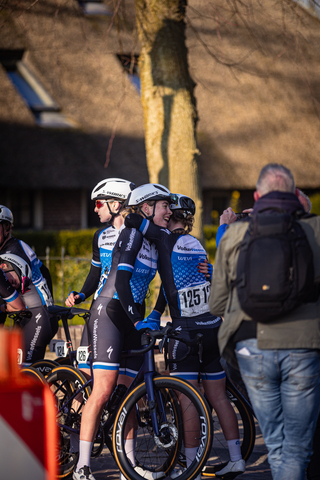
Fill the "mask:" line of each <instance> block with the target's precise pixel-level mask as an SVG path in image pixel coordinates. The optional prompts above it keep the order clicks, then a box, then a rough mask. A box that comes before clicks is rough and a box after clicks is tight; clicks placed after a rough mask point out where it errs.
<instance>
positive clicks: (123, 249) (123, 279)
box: [115, 228, 143, 325]
mask: <svg viewBox="0 0 320 480" xmlns="http://www.w3.org/2000/svg"><path fill="white" fill-rule="evenodd" d="M142 241H143V236H142V234H141V233H140V232H138V231H137V230H136V229H131V228H125V229H124V230H122V232H121V234H120V237H119V239H118V242H119V245H121V246H120V258H119V262H118V267H117V274H116V280H115V287H116V291H117V294H118V297H119V300H120V303H121V305H122V307H123V309H124V311H125V312H126V313H127V315H128V317H129V318H130V320H131V322H132V323H133V324H134V325H136V324H137V323H138V322H140V321H141V320H142V318H141V315H140V313H139V312H138V309H137V307H136V306H135V302H134V299H133V295H132V291H131V285H130V280H131V277H132V274H133V271H134V264H135V261H136V258H137V255H138V252H139V250H140V248H141V246H142Z"/></svg>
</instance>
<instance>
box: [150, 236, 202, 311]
mask: <svg viewBox="0 0 320 480" xmlns="http://www.w3.org/2000/svg"><path fill="white" fill-rule="evenodd" d="M173 235H174V236H175V235H176V234H173ZM170 243H171V242H170ZM206 258H207V254H206V251H205V250H204V248H203V246H202V245H201V243H200V242H199V241H198V240H197V239H196V238H195V237H193V236H192V235H180V236H179V237H178V239H177V240H176V243H175V244H174V245H173V249H172V253H171V265H172V273H173V281H174V285H175V288H176V290H177V297H176V298H177V301H178V306H179V310H180V315H181V316H182V317H193V316H196V315H201V314H203V313H207V312H209V304H208V300H209V293H210V282H209V281H207V280H206V279H205V277H204V275H203V273H200V272H198V268H197V267H198V264H199V263H200V262H204V261H205V260H206ZM160 261H161V260H160ZM159 270H160V268H159ZM161 270H162V271H163V272H165V267H164V266H163V267H162V268H161ZM161 278H162V277H161ZM162 283H163V284H164V281H163V280H162ZM165 291H167V289H165ZM167 300H168V299H167Z"/></svg>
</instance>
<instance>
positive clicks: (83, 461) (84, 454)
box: [76, 440, 93, 471]
mask: <svg viewBox="0 0 320 480" xmlns="http://www.w3.org/2000/svg"><path fill="white" fill-rule="evenodd" d="M92 445H93V442H86V440H80V441H79V460H78V463H77V468H76V471H78V470H79V468H82V467H84V466H85V465H87V467H90V457H91V450H92Z"/></svg>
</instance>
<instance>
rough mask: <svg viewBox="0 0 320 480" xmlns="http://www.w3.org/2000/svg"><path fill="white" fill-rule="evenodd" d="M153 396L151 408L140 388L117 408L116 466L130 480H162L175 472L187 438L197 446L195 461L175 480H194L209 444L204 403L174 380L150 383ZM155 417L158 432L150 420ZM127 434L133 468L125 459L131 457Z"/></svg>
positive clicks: (187, 385)
mask: <svg viewBox="0 0 320 480" xmlns="http://www.w3.org/2000/svg"><path fill="white" fill-rule="evenodd" d="M153 390H154V395H155V402H154V403H153V402H149V399H148V395H147V389H146V384H145V382H143V383H141V384H140V385H138V386H137V387H136V388H135V389H134V390H132V391H131V392H129V394H128V395H127V396H126V397H125V399H124V400H123V402H122V403H121V405H120V407H119V410H118V413H117V415H116V419H115V427H114V431H113V450H114V456H115V460H116V462H117V464H118V466H119V468H120V470H121V472H122V473H123V474H124V475H125V477H126V478H127V479H129V480H141V478H144V479H147V480H156V479H159V478H163V477H165V476H167V475H168V474H169V473H170V472H171V471H172V470H173V469H174V467H175V466H176V465H177V466H179V465H178V464H177V462H178V460H179V455H180V454H181V450H182V441H184V442H185V440H186V438H190V435H191V437H192V439H193V441H195V442H196V443H197V447H198V451H197V455H196V457H195V459H193V461H192V462H191V464H190V466H189V467H188V468H187V469H185V470H184V472H182V473H181V475H180V476H179V480H188V479H189V478H191V477H192V478H194V477H195V476H196V475H197V474H198V473H200V472H201V469H202V467H203V465H204V463H205V461H206V459H207V457H208V455H209V453H210V449H211V444H212V418H211V412H210V411H209V407H208V405H207V402H206V400H205V399H204V397H203V396H202V395H201V393H200V392H199V391H198V390H197V389H196V388H194V387H193V386H192V385H191V384H190V383H188V382H186V381H185V380H182V379H180V378H177V377H165V376H163V377H156V378H154V379H153ZM154 413H156V424H157V425H156V428H157V429H158V432H156V431H155V425H154V423H153V420H152V416H153V414H154ZM153 418H154V417H153ZM130 431H131V432H132V431H134V432H135V454H134V457H135V464H136V465H134V466H133V465H132V463H131V461H130V459H129V457H131V458H132V455H133V453H132V452H128V450H127V451H126V449H125V440H126V438H127V434H128V432H130ZM131 436H132V434H131Z"/></svg>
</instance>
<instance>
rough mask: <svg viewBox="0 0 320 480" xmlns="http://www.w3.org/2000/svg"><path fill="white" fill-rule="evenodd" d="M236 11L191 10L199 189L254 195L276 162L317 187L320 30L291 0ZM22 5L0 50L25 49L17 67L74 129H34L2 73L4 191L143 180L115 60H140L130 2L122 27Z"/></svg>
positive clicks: (135, 131)
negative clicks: (266, 168) (23, 67)
mask: <svg viewBox="0 0 320 480" xmlns="http://www.w3.org/2000/svg"><path fill="white" fill-rule="evenodd" d="M105 3H107V2H105ZM234 3H235V4H236V5H237V7H238V9H239V11H238V13H237V14H235V13H234V12H231V10H230V9H231V6H230V5H233V3H232V2H225V1H224V0H218V1H215V2H212V3H210V2H208V1H207V0H190V1H189V8H188V21H189V22H190V23H191V24H192V25H193V26H194V27H196V31H195V30H194V29H193V28H191V27H190V24H189V28H188V29H187V44H188V48H189V65H190V70H191V74H192V77H193V78H194V80H195V81H196V83H197V87H196V90H195V94H196V98H197V107H198V113H199V123H198V143H199V149H200V151H201V153H202V154H201V156H200V158H199V168H200V178H201V184H202V187H203V189H204V190H212V189H234V188H236V189H253V188H254V186H255V182H256V179H257V176H258V173H259V170H260V169H261V167H262V166H263V165H264V164H266V163H268V162H270V161H277V162H280V163H284V164H286V165H287V166H288V167H289V168H291V169H292V171H293V173H294V175H295V177H296V180H297V184H298V185H299V186H300V187H301V188H304V189H306V188H320V175H319V174H318V172H319V171H320V170H319V167H320V135H319V130H320V120H319V101H320V48H319V45H320V28H319V26H320V23H319V21H318V20H317V19H315V18H313V17H312V16H309V14H308V13H307V12H306V11H304V10H303V9H301V8H300V7H298V6H296V5H295V4H294V3H293V2H290V0H282V1H281V0H279V1H275V0H274V1H272V0H264V2H247V3H248V5H249V6H247V7H245V6H244V3H243V2H241V3H239V2H234ZM23 4H24V7H25V8H26V10H24V11H22V10H21V9H20V6H19V4H17V6H16V10H15V7H14V6H12V7H11V8H12V10H11V11H10V12H9V14H7V15H6V17H5V18H4V19H3V20H1V19H0V26H1V39H0V48H2V49H3V48H7V49H12V48H15V49H17V48H24V49H26V52H27V53H26V55H25V57H24V61H25V63H26V64H27V65H28V67H29V69H30V70H31V71H32V72H34V73H35V74H36V75H37V77H38V78H39V80H40V81H41V82H42V84H43V85H44V87H45V88H46V89H47V91H48V92H49V94H50V95H51V96H52V97H53V98H54V100H55V101H56V102H57V103H58V105H60V106H61V108H62V112H63V114H64V115H66V116H67V117H69V118H71V119H72V121H74V122H75V123H76V124H77V125H78V128H77V129H75V130H47V129H42V128H39V127H37V126H36V123H35V119H34V117H33V115H32V114H31V112H30V110H29V109H28V107H27V106H26V105H25V104H24V102H23V101H22V100H21V98H20V96H19V95H18V94H17V93H16V91H15V89H14V87H13V86H12V84H11V83H10V81H9V80H8V78H7V76H6V73H5V71H4V69H3V68H2V67H1V65H0V84H1V89H0V135H1V141H0V156H1V159H2V162H5V164H6V170H5V171H6V176H5V177H4V176H3V175H2V176H1V179H0V184H1V185H2V186H3V185H4V184H8V183H9V184H11V183H15V185H16V186H25V185H26V184H27V185H28V186H30V187H32V188H37V187H39V186H41V187H48V188H49V187H56V188H66V187H69V188H76V187H82V188H83V187H88V188H89V189H90V188H92V185H94V184H95V183H96V182H97V181H98V180H99V179H101V178H103V177H104V176H122V177H127V178H130V179H131V180H133V181H134V182H136V183H137V184H141V183H144V182H146V181H148V173H147V168H146V161H145V152H144V140H143V137H144V129H143V116H142V107H141V103H140V99H139V96H138V94H137V92H136V90H135V88H134V87H133V85H132V84H131V83H130V81H129V80H128V77H127V75H126V74H125V73H124V71H123V69H122V67H121V65H120V63H119V61H118V59H117V57H116V54H117V53H121V52H124V53H130V52H134V53H139V46H138V43H137V40H136V35H135V33H134V16H133V1H129V2H127V3H126V5H125V6H126V8H128V10H127V11H126V12H127V13H126V18H125V20H123V21H122V23H121V24H120V25H119V28H118V29H117V28H116V26H115V25H114V24H113V23H112V22H113V19H112V17H107V16H101V17H93V18H90V17H86V16H83V14H82V13H81V10H80V8H79V6H78V3H77V2H76V1H75V0H63V1H62V2H55V1H50V2H49V1H48V0H38V1H37V2H31V1H29V2H28V1H25V2H23ZM31 4H32V6H31ZM28 6H30V8H29V9H28V8H27V7H28ZM119 31H120V34H119ZM226 63H227V64H229V65H232V67H230V66H226ZM113 138H114V140H113V146H112V150H111V156H110V162H109V164H108V167H107V168H106V169H105V168H104V164H105V160H106V153H107V150H108V146H109V142H110V140H112V139H113Z"/></svg>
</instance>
